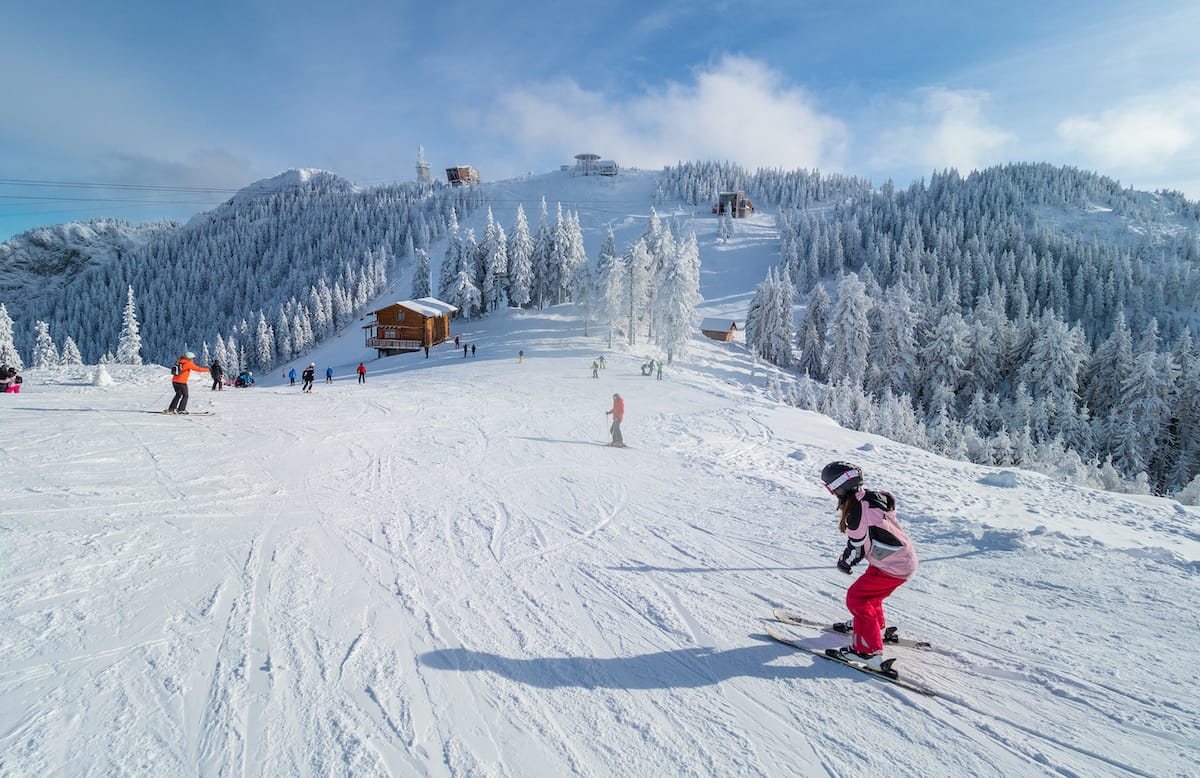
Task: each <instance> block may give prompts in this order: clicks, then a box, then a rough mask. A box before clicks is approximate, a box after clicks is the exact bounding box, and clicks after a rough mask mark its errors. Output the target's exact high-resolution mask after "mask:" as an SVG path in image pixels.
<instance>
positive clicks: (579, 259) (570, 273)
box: [562, 211, 587, 300]
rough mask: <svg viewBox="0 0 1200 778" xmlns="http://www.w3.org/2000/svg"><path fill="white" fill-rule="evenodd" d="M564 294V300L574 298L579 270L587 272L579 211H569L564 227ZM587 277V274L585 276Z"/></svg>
mask: <svg viewBox="0 0 1200 778" xmlns="http://www.w3.org/2000/svg"><path fill="white" fill-rule="evenodd" d="M564 238H565V244H564V246H563V278H562V294H563V299H564V300H570V299H573V295H574V292H573V288H574V284H575V275H576V273H577V272H586V271H584V270H583V269H584V268H585V267H586V265H587V251H586V250H585V249H584V245H583V227H582V226H580V224H579V213H578V212H576V211H569V212H568V213H567V217H566V226H565V229H564ZM585 277H586V276H585Z"/></svg>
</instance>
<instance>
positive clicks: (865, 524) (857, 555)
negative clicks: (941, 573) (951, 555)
mask: <svg viewBox="0 0 1200 778" xmlns="http://www.w3.org/2000/svg"><path fill="white" fill-rule="evenodd" d="M854 503H855V504H853V505H851V506H850V513H849V515H848V516H847V517H846V539H847V542H846V550H845V551H844V552H842V559H843V560H844V561H845V562H847V563H848V564H850V565H854V564H855V563H857V562H858V561H859V560H861V559H864V558H865V559H866V560H867V564H869V565H870V566H871V567H874V568H877V569H878V570H879V571H880V572H883V573H887V574H888V575H890V576H894V577H896V578H909V577H910V576H912V574H913V573H915V572H916V570H917V552H916V550H915V549H914V548H913V545H912V542H911V541H910V540H909V539H908V535H906V534H904V530H902V529H900V524H899V522H897V521H896V498H895V497H893V496H892V495H891V494H889V493H888V492H871V491H866V490H863V489H860V490H859V491H858V492H856V493H855V495H854Z"/></svg>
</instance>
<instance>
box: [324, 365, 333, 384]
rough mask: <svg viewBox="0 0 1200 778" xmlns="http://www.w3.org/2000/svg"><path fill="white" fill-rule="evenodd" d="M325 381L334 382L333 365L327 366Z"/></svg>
mask: <svg viewBox="0 0 1200 778" xmlns="http://www.w3.org/2000/svg"><path fill="white" fill-rule="evenodd" d="M325 383H327V384H332V383H333V368H332V367H327V368H325Z"/></svg>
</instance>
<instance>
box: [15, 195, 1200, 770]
mask: <svg viewBox="0 0 1200 778" xmlns="http://www.w3.org/2000/svg"><path fill="white" fill-rule="evenodd" d="M544 183H545V182H540V183H539V182H531V183H529V184H528V187H529V190H528V192H524V191H521V190H520V186H521V185H522V184H521V183H520V182H517V183H514V184H513V185H512V188H511V190H510V191H509V192H508V195H507V197H508V199H507V200H506V202H510V203H511V205H509V206H508V207H509V208H510V209H512V210H515V207H516V204H515V202H513V201H514V200H516V199H518V198H520V199H521V201H522V202H524V204H525V208H526V210H527V212H528V213H529V215H530V220H531V222H534V223H535V225H536V218H537V217H536V212H537V205H536V204H537V200H536V199H535V198H534V196H533V195H534V188H533V187H534V186H535V184H537V185H544ZM590 183H591V182H582V181H564V182H563V184H562V186H563V189H564V190H565V189H566V188H567V187H575V186H583V185H585V184H590ZM634 183H636V178H635V179H634ZM498 190H499V188H498ZM538 191H540V190H538ZM546 194H547V197H548V200H549V202H550V207H551V209H553V208H554V202H555V197H556V193H555V192H554V191H550V192H547V193H546ZM569 194H570V193H568V196H569ZM642 194H643V195H644V193H642ZM559 195H560V196H561V199H562V201H563V202H564V206H565V207H566V206H570V207H573V208H578V209H579V211H580V213H581V217H582V219H583V222H584V225H585V228H586V232H585V235H586V238H587V241H588V249H589V254H593V253H594V252H595V251H596V249H597V247H598V246H599V243H600V241H601V240H602V239H603V229H605V228H606V227H607V225H608V224H617V225H618V226H620V227H622V228H623V229H624V231H625V232H624V233H618V241H619V248H620V249H621V250H624V248H625V247H626V246H627V245H628V243H629V242H631V241H632V239H633V238H634V237H636V236H637V235H638V234H640V233H641V231H642V229H644V225H645V218H646V216H647V215H648V213H649V199H648V198H645V197H644V196H643V197H642V199H641V200H640V202H639V203H634V202H633V201H634V200H635V199H636V198H635V197H633V196H632V195H631V194H630V193H629V192H624V191H620V190H614V191H613V192H612V193H611V194H610V195H608V196H607V198H608V202H604V198H603V197H593V198H592V200H593V201H594V202H595V205H592V204H588V203H585V202H584V198H582V197H581V196H576V197H575V199H576V200H579V201H580V202H579V203H578V204H572V203H570V202H569V201H568V196H562V194H561V192H560V193H559ZM499 199H501V198H500V197H499V196H497V200H499ZM493 207H494V208H495V209H496V211H497V218H498V219H499V220H500V221H501V222H502V223H504V224H508V223H509V222H510V220H511V211H510V210H504V211H501V208H500V207H499V206H493ZM664 212H669V209H664V208H662V207H660V213H664ZM476 216H478V217H480V218H482V214H476ZM678 218H679V219H680V223H683V224H690V225H691V228H692V229H695V230H696V231H697V234H698V236H699V237H700V240H701V251H702V254H701V256H702V260H703V262H704V275H703V279H704V280H703V285H704V286H703V290H702V291H703V293H704V296H705V298H706V300H707V302H706V303H705V304H704V306H703V307H702V309H701V311H700V312H699V313H700V315H705V316H729V317H731V318H736V319H737V320H738V321H739V325H740V324H741V322H742V320H743V316H744V311H745V307H746V305H747V303H748V301H749V297H750V295H751V293H752V291H753V288H754V285H755V284H756V283H758V282H759V281H761V280H762V277H763V275H764V273H765V270H766V267H767V266H768V265H770V264H773V263H774V262H775V261H777V250H778V245H777V243H776V242H774V241H773V240H772V239H771V231H772V227H771V224H772V222H771V220H770V218H769V217H767V216H766V215H759V216H756V217H754V218H753V219H750V220H747V222H746V223H744V224H739V225H738V229H739V233H738V234H737V235H736V236H735V238H734V239H733V240H731V241H729V242H728V243H724V244H721V243H718V242H717V241H716V239H715V229H716V225H715V223H714V220H713V219H711V218H707V219H706V218H703V214H701V212H700V210H696V211H695V212H693V213H691V214H690V215H689V214H688V213H685V212H681V213H680V214H679V215H678ZM772 252H775V254H772ZM439 258H440V255H438V254H435V261H437V259H439ZM402 286H403V284H402ZM406 296H407V295H406V294H404V292H400V293H396V294H394V295H392V296H391V298H390V299H403V298H404V297H406ZM389 301H390V300H389ZM453 331H454V334H457V335H459V336H460V338H464V339H465V341H466V342H467V343H471V344H475V345H476V346H477V351H476V356H474V357H469V356H468V357H466V358H464V357H463V355H462V350H461V348H458V349H455V348H454V346H453V345H451V344H447V345H443V346H439V347H436V348H434V349H433V351H432V353H431V356H430V358H429V359H425V358H424V355H423V354H421V353H416V354H407V355H402V356H395V357H390V358H385V359H375V358H374V352H373V351H370V350H367V349H365V348H364V347H363V346H362V335H361V333H360V332H359V331H358V330H357V328H356V327H355V326H351V327H348V328H347V329H346V330H345V331H343V332H342V334H341V335H340V336H339V337H338V338H335V339H334V340H332V341H329V342H326V343H324V344H322V345H321V346H320V347H318V348H317V349H315V350H314V351H313V352H312V353H311V354H308V355H305V356H304V357H303V358H301V359H297V360H295V364H296V365H297V366H299V365H301V364H307V363H308V361H310V360H311V361H315V362H316V364H317V368H318V375H319V376H321V377H322V378H323V374H324V369H325V368H326V367H327V366H332V367H333V368H334V371H335V375H336V381H335V382H334V383H333V384H332V385H327V384H325V383H323V382H322V381H321V380H320V379H319V380H318V383H317V385H316V387H315V389H314V391H313V393H312V394H311V395H304V394H301V392H300V387H299V385H297V386H294V387H292V386H288V385H286V381H284V380H281V378H280V371H279V370H276V371H275V372H274V373H273V374H272V375H261V374H260V375H256V379H258V384H257V385H256V386H255V387H253V388H251V389H236V390H235V389H229V388H227V389H226V390H225V391H223V392H219V393H212V392H210V391H209V390H208V383H207V381H206V379H207V376H196V377H195V380H193V381H192V384H191V387H192V399H191V403H190V405H189V409H190V410H194V411H212V412H213V415H212V416H192V417H172V416H165V415H164V416H155V415H150V414H147V413H146V411H147V410H150V411H153V410H160V409H162V408H165V407H166V405H167V402H168V400H169V399H170V396H171V391H170V387H169V382H170V375H169V371H168V370H167V369H166V368H165V367H154V366H145V367H124V366H111V367H109V368H108V370H109V373H110V374H111V376H112V379H113V383H112V385H107V386H103V385H102V386H97V385H94V382H93V381H92V374H94V372H95V367H94V366H93V367H89V368H75V369H69V368H62V369H58V370H51V371H37V370H28V371H26V373H25V376H26V383H25V386H24V388H23V389H22V392H21V394H19V395H6V396H0V424H2V425H3V430H4V444H3V446H0V500H2V505H3V510H2V511H0V516H2V518H0V774H3V775H5V776H45V775H137V776H165V775H201V776H217V775H354V776H384V775H417V776H423V775H430V776H451V775H452V776H477V775H483V776H535V775H536V776H551V775H555V776H557V775H583V776H616V775H621V776H649V775H654V776H674V775H679V776H691V775H730V776H732V775H738V776H745V775H770V776H781V775H798V776H808V775H813V776H816V775H821V776H828V775H839V776H840V775H939V776H941V775H945V776H968V775H969V776H1014V775H1021V776H1028V775H1071V776H1100V775H1145V776H1168V775H1195V774H1197V773H1198V772H1200V718H1198V717H1197V715H1196V711H1197V710H1200V690H1198V687H1197V685H1196V683H1195V679H1194V676H1195V665H1196V659H1197V653H1196V645H1197V639H1198V638H1200V610H1197V608H1195V607H1194V603H1196V602H1197V601H1200V585H1198V582H1200V532H1198V530H1197V527H1198V526H1200V524H1198V523H1197V511H1196V509H1195V508H1185V507H1183V506H1180V505H1179V504H1177V503H1175V502H1172V501H1170V500H1165V499H1158V498H1150V497H1129V496H1123V495H1116V494H1108V493H1103V492H1099V491H1093V490H1088V489H1081V488H1076V487H1073V486H1068V485H1065V484H1061V483H1057V482H1055V481H1053V480H1051V479H1049V478H1047V477H1044V476H1041V475H1037V474H1033V473H1028V472H1023V471H1018V470H1013V469H1007V470H1006V469H995V468H988V467H981V466H976V465H972V464H968V463H963V462H956V461H951V460H947V459H943V458H940V457H938V456H935V455H932V454H929V453H926V452H922V451H919V450H915V449H912V448H909V447H907V446H904V445H900V444H897V443H893V442H891V441H889V440H887V439H884V438H881V437H877V436H873V435H870V434H867V433H863V432H855V431H849V430H846V429H842V428H840V427H839V426H837V425H836V424H835V423H833V422H832V421H830V420H829V419H827V418H825V417H823V416H821V415H818V414H815V413H811V412H807V411H801V410H797V409H795V408H791V407H787V406H785V405H782V404H780V403H778V402H777V401H775V400H774V399H772V398H771V397H770V396H769V392H768V391H767V383H768V378H769V376H770V374H771V371H772V370H773V368H770V367H768V366H763V365H761V364H757V363H756V362H755V361H754V360H753V359H752V358H751V357H750V356H749V355H748V354H747V352H746V351H745V348H744V346H743V345H742V344H741V343H740V342H735V343H732V344H725V343H715V342H711V341H706V340H704V339H701V338H699V337H697V339H696V340H695V341H694V343H693V349H692V353H691V354H689V355H688V356H687V357H686V358H685V359H683V360H680V361H678V362H676V363H675V364H672V365H669V366H668V367H667V368H666V369H665V371H664V380H662V381H658V380H656V379H654V378H649V377H644V376H642V375H640V373H639V365H640V364H641V363H642V362H643V361H644V360H645V358H646V357H648V356H654V357H655V358H656V359H658V358H659V357H660V356H664V355H662V354H660V353H659V352H658V351H657V350H656V349H655V347H654V346H653V345H651V344H647V343H645V342H644V339H643V338H641V337H639V338H638V343H637V344H635V345H634V346H629V345H628V344H626V343H624V342H623V341H621V340H619V339H618V340H617V341H616V342H615V343H614V346H613V347H612V348H611V349H610V348H609V347H608V342H607V332H606V331H604V332H601V331H599V330H597V329H596V328H595V327H592V328H590V329H589V331H588V334H586V335H585V334H584V327H583V325H582V323H581V322H580V321H579V320H578V318H577V317H576V315H575V312H574V308H573V307H572V306H570V305H567V306H561V307H556V308H551V309H547V310H543V311H513V310H509V311H502V312H500V313H497V314H493V315H491V316H489V317H487V318H485V319H480V320H475V321H466V322H461V321H457V320H456V321H455V322H454V325H453ZM193 346H194V344H193ZM522 350H523V351H524V353H525V359H524V361H523V363H519V362H518V359H517V354H518V352H519V351H522ZM600 354H604V355H605V356H606V361H607V368H606V369H605V370H602V371H601V373H600V378H598V379H593V378H592V377H591V362H592V360H593V359H595V358H596V357H597V356H599V355H600ZM360 360H365V361H366V365H367V368H368V374H367V381H366V383H365V384H364V385H358V384H357V383H356V379H355V376H354V374H353V370H354V367H355V366H356V365H357V364H358V362H359V361H360ZM284 367H285V368H286V367H288V366H284ZM613 392H620V393H621V395H622V396H623V397H624V398H625V402H626V409H627V415H626V420H625V423H624V425H623V432H624V435H625V439H626V441H627V442H628V443H629V446H630V447H629V448H628V449H627V450H623V451H617V450H613V449H611V448H608V447H605V446H603V445H598V444H603V443H606V442H607V441H608V433H607V430H608V420H607V417H606V416H605V415H604V411H605V410H607V409H608V408H609V407H610V404H611V397H612V393H613ZM833 459H849V460H851V461H854V462H856V463H858V464H860V465H862V466H863V467H864V468H865V470H866V473H867V478H868V483H869V485H871V486H873V487H876V488H886V489H888V490H890V491H892V492H893V493H894V494H895V495H896V496H897V498H898V500H899V516H900V521H901V522H902V524H903V526H904V527H905V528H906V530H907V531H908V533H909V535H910V536H911V537H912V539H913V540H914V542H915V543H916V544H917V546H918V550H919V552H920V555H921V567H920V569H919V571H918V573H917V575H916V577H915V578H914V579H913V580H912V581H910V582H909V583H908V584H906V585H905V586H903V587H901V588H900V589H899V590H898V591H897V593H896V594H895V595H894V596H893V597H891V598H890V599H889V600H888V601H887V605H886V607H887V612H888V614H889V623H891V624H893V625H897V626H899V627H900V629H901V630H902V632H903V634H904V635H905V636H906V637H912V638H919V639H925V640H929V641H931V642H932V643H933V646H934V647H933V648H932V649H928V650H921V651H914V650H906V649H903V648H889V649H888V654H889V655H891V656H896V657H898V661H897V663H896V668H897V669H898V670H899V671H900V673H901V675H902V676H903V677H905V678H910V679H912V680H913V681H914V682H917V683H920V684H923V685H927V686H929V687H930V688H932V689H934V690H935V691H936V692H937V694H938V696H937V697H926V696H922V695H918V694H915V693H912V692H910V691H907V690H904V689H901V688H899V687H896V686H894V685H891V684H888V683H886V682H883V681H881V680H879V679H876V678H872V677H870V676H868V675H866V674H863V673H860V672H857V671H855V670H853V669H851V668H846V667H841V666H839V665H838V664H837V663H835V662H829V661H824V660H823V659H821V658H818V657H815V656H813V655H811V654H809V653H807V652H802V651H797V650H796V649H794V648H792V647H789V646H786V645H783V644H781V643H778V642H775V641H773V640H771V639H769V638H768V637H767V636H766V634H765V631H764V620H766V619H770V618H771V612H772V609H773V608H775V607H785V608H788V609H790V610H794V611H796V612H798V613H802V614H804V615H806V616H808V617H811V618H813V619H817V620H822V621H831V620H835V619H842V618H845V617H846V614H845V611H844V606H843V598H844V593H845V589H846V587H847V585H848V584H849V583H850V582H851V580H853V579H852V578H850V577H848V576H845V575H843V574H841V573H839V572H838V571H837V569H836V568H835V566H834V562H835V559H836V556H837V554H838V553H839V552H840V550H841V549H842V547H843V545H844V538H843V536H841V535H839V534H838V533H837V518H836V515H835V513H834V511H833V508H834V505H833V501H832V498H831V497H830V496H829V495H828V494H827V493H826V492H825V490H824V489H823V487H822V486H821V484H820V483H819V481H818V478H817V474H818V472H819V471H820V468H821V466H822V465H823V464H825V463H826V462H828V461H830V460H833ZM856 572H857V571H856ZM811 634H812V636H813V639H814V640H815V641H826V643H825V644H826V645H829V646H834V645H839V644H841V643H843V642H845V641H844V639H843V638H841V636H838V635H832V634H828V633H824V634H823V633H820V632H819V631H817V630H812V631H811Z"/></svg>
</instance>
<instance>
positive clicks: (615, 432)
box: [604, 392, 625, 448]
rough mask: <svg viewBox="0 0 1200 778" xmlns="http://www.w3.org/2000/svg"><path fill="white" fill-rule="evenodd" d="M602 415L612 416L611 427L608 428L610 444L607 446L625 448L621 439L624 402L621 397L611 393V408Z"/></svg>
mask: <svg viewBox="0 0 1200 778" xmlns="http://www.w3.org/2000/svg"><path fill="white" fill-rule="evenodd" d="M604 415H605V416H612V427H610V428H609V431H610V432H612V443H609V444H608V445H610V446H616V447H617V448H625V439H624V438H623V437H621V422H623V421H625V400H624V399H623V398H622V397H621V395H619V394H617V393H616V392H613V407H612V409H611V410H607V411H605V412H604Z"/></svg>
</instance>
